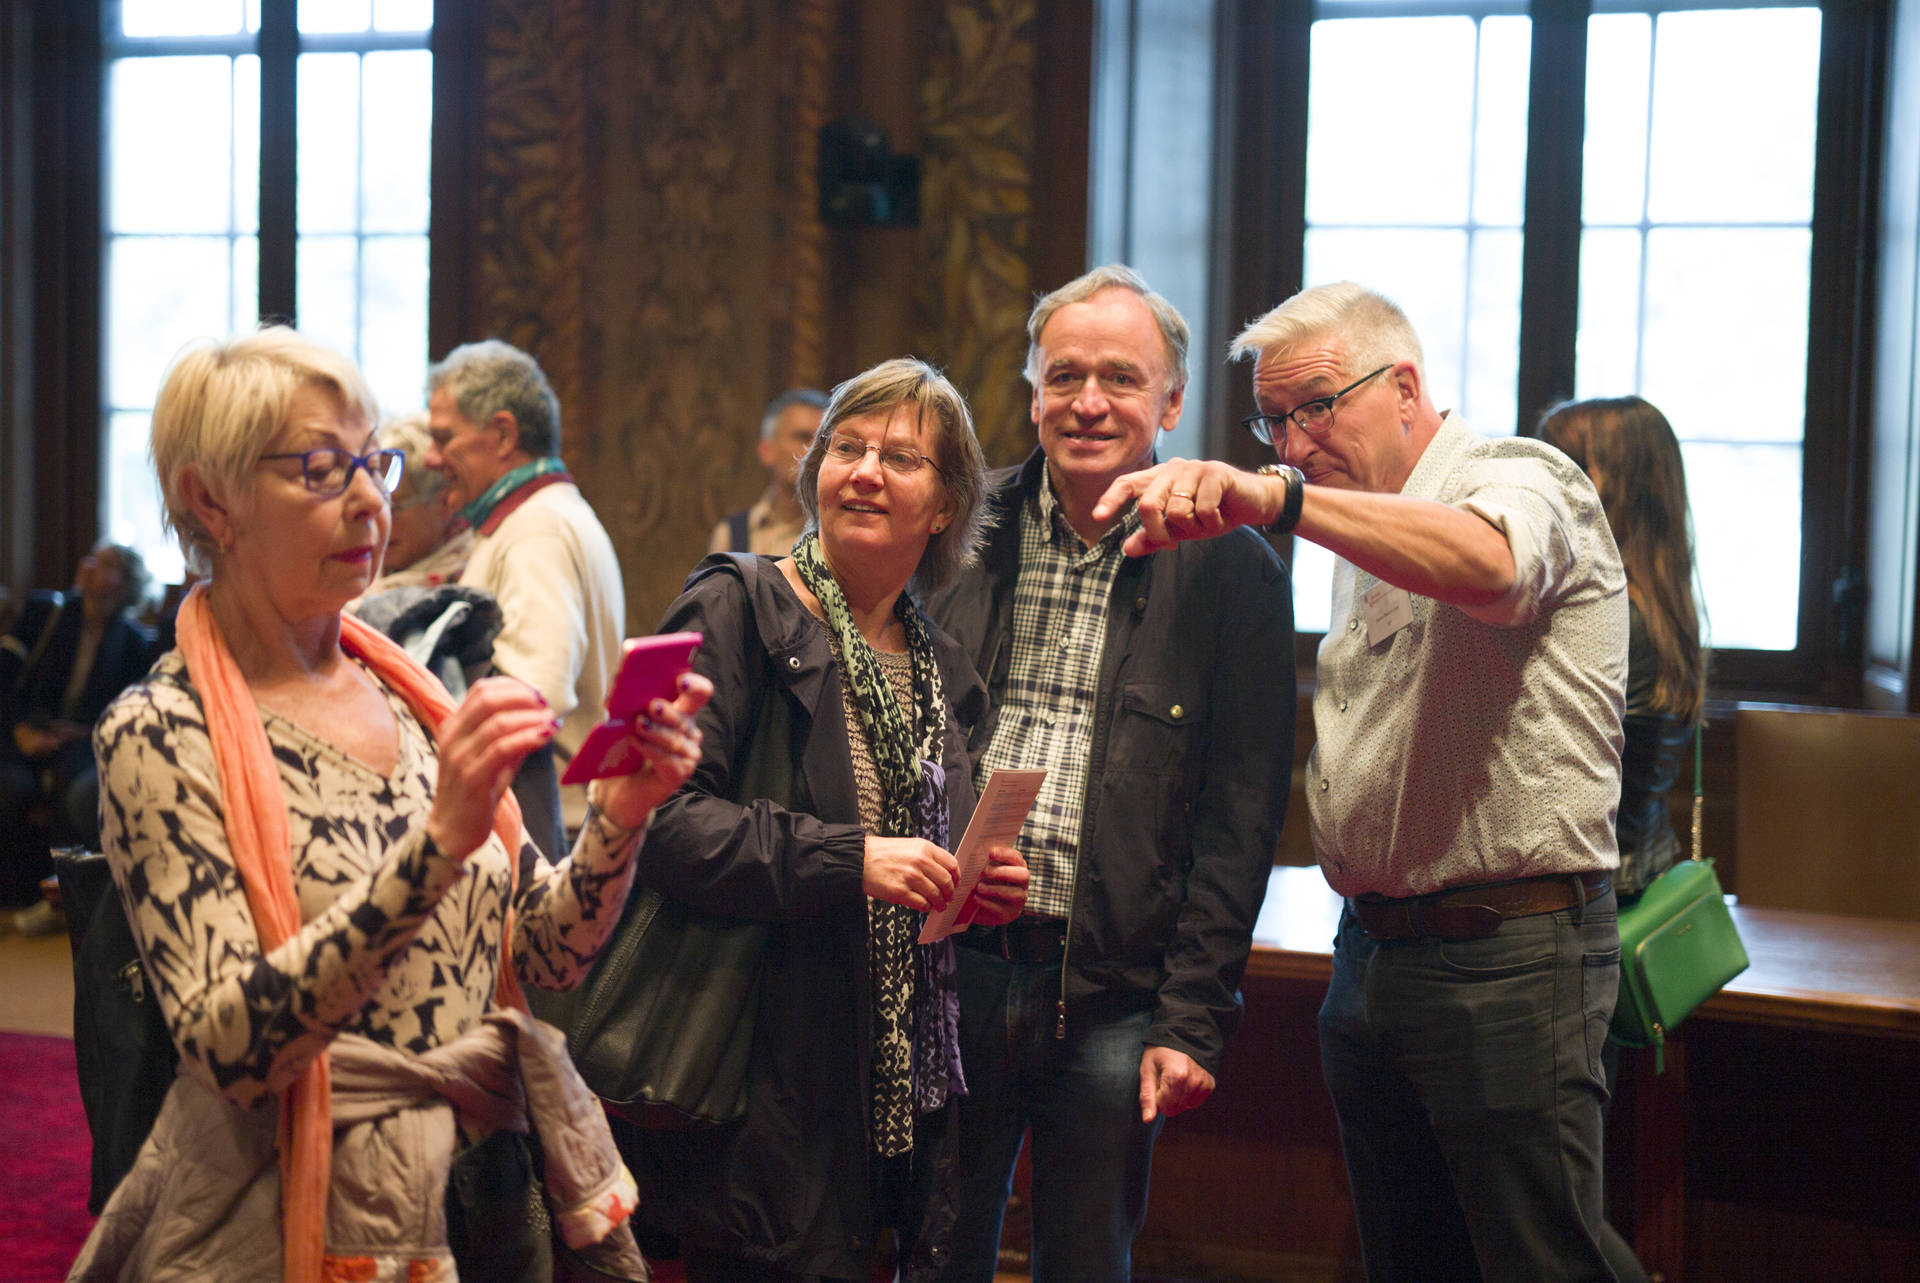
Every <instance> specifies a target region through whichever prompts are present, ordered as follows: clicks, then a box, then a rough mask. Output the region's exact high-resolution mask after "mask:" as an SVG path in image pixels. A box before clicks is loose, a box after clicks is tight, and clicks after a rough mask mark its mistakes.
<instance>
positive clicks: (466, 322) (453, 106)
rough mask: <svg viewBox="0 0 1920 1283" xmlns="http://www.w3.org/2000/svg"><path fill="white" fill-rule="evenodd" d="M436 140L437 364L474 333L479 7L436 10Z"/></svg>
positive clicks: (431, 246)
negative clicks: (473, 263) (473, 264)
mask: <svg viewBox="0 0 1920 1283" xmlns="http://www.w3.org/2000/svg"><path fill="white" fill-rule="evenodd" d="M434 8H435V12H434V15H433V33H432V35H431V36H430V38H429V40H430V47H431V49H432V51H433V140H432V149H433V150H432V160H431V165H432V174H431V178H430V189H431V195H432V202H431V207H430V214H429V218H430V220H431V221H430V225H429V228H428V232H429V235H428V245H427V255H428V274H427V354H428V359H430V360H438V359H440V358H441V357H443V356H445V355H446V354H447V353H448V352H450V351H452V350H453V349H454V348H455V347H458V346H459V345H460V344H461V343H464V342H466V341H467V340H468V339H470V338H472V337H474V336H475V334H476V332H477V329H476V327H477V324H478V322H477V316H478V305H477V302H476V299H477V296H478V294H479V289H478V282H477V279H476V275H475V273H474V272H473V271H472V270H471V266H470V265H471V264H472V262H473V261H474V258H475V256H476V255H477V253H478V246H479V234H480V233H479V209H480V180H479V174H480V151H481V142H480V140H481V136H482V130H483V128H484V126H485V122H486V93H485V89H486V57H485V51H484V48H483V46H482V41H481V38H482V33H483V31H484V28H485V24H486V16H487V15H486V11H485V8H484V6H482V5H479V4H440V5H436V6H434Z"/></svg>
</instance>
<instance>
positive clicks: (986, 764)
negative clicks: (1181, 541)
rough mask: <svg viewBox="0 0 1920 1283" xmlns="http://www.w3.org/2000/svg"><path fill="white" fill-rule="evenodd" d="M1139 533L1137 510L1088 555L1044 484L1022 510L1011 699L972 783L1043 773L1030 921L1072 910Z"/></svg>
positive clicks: (1032, 854) (1030, 859) (1021, 844)
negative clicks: (1101, 702) (1105, 695)
mask: <svg viewBox="0 0 1920 1283" xmlns="http://www.w3.org/2000/svg"><path fill="white" fill-rule="evenodd" d="M1139 528H1140V516H1139V513H1138V511H1137V510H1136V509H1133V508H1131V507H1130V508H1128V510H1127V513H1126V515H1125V517H1124V518H1122V519H1121V521H1120V522H1119V523H1118V524H1117V525H1115V526H1114V527H1113V529H1111V530H1109V531H1107V533H1106V535H1105V536H1104V537H1102V538H1101V539H1100V541H1099V542H1098V543H1096V544H1094V545H1093V546H1092V547H1091V548H1089V547H1087V546H1086V545H1085V544H1083V543H1082V542H1081V540H1080V536H1079V535H1077V534H1075V533H1074V530H1073V527H1072V526H1071V525H1069V524H1068V523H1067V517H1066V513H1065V512H1064V511H1062V510H1061V508H1060V505H1059V502H1058V501H1057V500H1056V499H1055V498H1054V495H1053V487H1052V485H1051V484H1050V483H1049V482H1047V481H1046V479H1045V475H1044V473H1043V474H1042V482H1041V484H1040V485H1039V486H1037V487H1036V488H1035V492H1034V495H1033V497H1032V498H1031V499H1030V500H1028V501H1027V502H1026V503H1023V504H1021V505H1020V577H1019V580H1018V581H1017V582H1016V583H1015V585H1014V590H1013V619H1012V622H1011V626H1010V628H1009V629H1008V636H1009V641H1010V643H1011V652H1010V655H1009V661H1008V662H1009V667H1008V671H1007V684H1006V691H1005V693H1004V695H1003V697H1002V699H1001V702H1000V711H999V718H998V721H997V722H996V723H995V725H994V731H993V740H992V742H991V743H989V744H988V745H987V751H986V752H985V753H984V754H982V755H981V758H980V762H979V764H978V766H976V767H975V772H974V773H975V783H976V784H977V785H978V786H979V787H980V788H985V787H986V782H987V777H988V776H990V775H992V774H993V772H994V771H996V770H1000V769H1016V770H1034V769H1037V768H1040V767H1045V768H1046V771H1047V779H1046V782H1045V783H1044V784H1042V785H1041V787H1040V796H1039V797H1038V798H1037V799H1036V800H1035V802H1034V804H1033V811H1032V812H1031V813H1030V814H1029V815H1028V816H1027V822H1026V825H1025V826H1024V827H1023V828H1022V829H1021V830H1020V837H1019V840H1018V841H1017V842H1016V843H1015V845H1016V846H1017V847H1018V848H1019V850H1020V854H1021V855H1023V856H1025V857H1026V860H1027V868H1028V870H1029V871H1030V872H1031V874H1032V878H1033V881H1032V883H1031V885H1030V886H1029V887H1028V889H1027V907H1026V912H1027V913H1030V914H1033V915H1035V916H1038V917H1043V918H1064V917H1066V916H1067V915H1068V911H1069V910H1070V909H1071V908H1072V905H1073V874H1074V867H1075V864H1076V863H1077V861H1078V859H1079V854H1080V830H1081V813H1082V811H1083V810H1084V809H1085V805H1086V796H1087V765H1088V762H1089V760H1090V759H1091V758H1092V756H1093V723H1094V713H1095V708H1094V701H1095V700H1096V699H1097V698H1098V696H1099V690H1100V659H1101V656H1102V654H1103V653H1104V652H1105V650H1106V645H1107V608H1108V605H1109V601H1110V599H1111V598H1112V596H1113V581H1114V578H1115V576H1117V575H1118V574H1119V573H1120V564H1121V562H1122V561H1123V560H1124V558H1123V557H1122V556H1121V553H1120V545H1121V544H1122V543H1124V542H1125V541H1126V538H1127V536H1128V535H1129V534H1131V533H1133V531H1135V530H1137V529H1139Z"/></svg>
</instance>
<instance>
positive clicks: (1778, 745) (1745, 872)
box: [1727, 704, 1920, 922]
mask: <svg viewBox="0 0 1920 1283" xmlns="http://www.w3.org/2000/svg"><path fill="white" fill-rule="evenodd" d="M1734 740H1735V744H1734V749H1735V754H1736V758H1737V762H1738V776H1737V781H1736V784H1735V787H1734V790H1733V799H1734V858H1733V863H1732V866H1731V868H1730V870H1729V875H1730V876H1729V877H1728V878H1727V886H1728V889H1730V890H1732V891H1735V892H1737V893H1738V894H1739V896H1740V902H1741V903H1742V904H1747V905H1765V906H1767V907H1770V908H1779V909H1804V910H1812V911H1814V912H1817V913H1835V914H1853V915H1857V916H1861V917H1872V918H1903V919H1905V920H1907V921H1909V922H1920V858H1916V857H1917V856H1920V717H1909V716H1903V715H1899V714H1893V713H1863V712H1855V711H1850V710H1846V709H1834V708H1797V707H1787V706H1783V705H1774V704H1742V705H1740V706H1739V708H1738V710H1737V711H1736V712H1735V715H1734Z"/></svg>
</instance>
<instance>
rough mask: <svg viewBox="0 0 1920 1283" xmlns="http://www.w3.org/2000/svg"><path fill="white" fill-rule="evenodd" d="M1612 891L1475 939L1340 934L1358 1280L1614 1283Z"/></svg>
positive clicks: (1341, 1076) (1323, 1027)
mask: <svg viewBox="0 0 1920 1283" xmlns="http://www.w3.org/2000/svg"><path fill="white" fill-rule="evenodd" d="M1619 972H1620V936H1619V931H1618V929H1617V926H1616V923H1615V914H1614V899H1613V894H1612V892H1610V891H1609V892H1606V893H1603V894H1602V895H1601V896H1600V897H1599V898H1597V899H1595V900H1594V901H1593V902H1592V903H1590V904H1588V905H1587V906H1586V907H1585V909H1584V911H1583V912H1581V913H1580V914H1579V916H1578V920H1576V911H1575V910H1572V909H1567V910H1562V911H1561V912H1558V913H1543V914H1538V915H1535V916H1532V917H1525V918H1510V919H1508V920H1507V921H1506V922H1504V923H1502V924H1501V926H1500V929H1499V930H1498V931H1496V932H1494V933H1493V934H1492V935H1489V936H1484V937H1482V938H1481V939H1478V940H1465V941H1454V942H1449V941H1443V940H1438V939H1432V938H1426V939H1413V940H1385V941H1377V940H1372V939H1369V938H1368V936H1367V934H1366V932H1365V931H1363V930H1362V929H1361V927H1360V924H1359V923H1358V922H1357V921H1356V920H1355V919H1354V917H1353V914H1352V912H1351V911H1347V912H1344V913H1342V914H1341V918H1340V932H1339V935H1338V936H1337V938H1336V939H1335V942H1334V954H1333V983H1332V985H1331V986H1330V987H1329V988H1328V990H1327V999H1326V1003H1325V1004H1324V1005H1323V1006H1322V1007H1321V1009H1320V1057H1321V1065H1322V1068H1323V1070H1324V1072H1325V1074H1326V1079H1327V1087H1328V1089H1329V1090H1330V1091H1331V1092H1332V1093H1333V1102H1334V1108H1335V1110H1336V1112H1337V1113H1338V1114H1339V1117H1340V1143H1341V1147H1342V1148H1343V1149H1344V1151H1345V1153H1346V1160H1347V1178H1348V1180H1349V1181H1350V1182H1351V1184H1352V1186H1353V1205H1354V1214H1355V1216H1356V1218H1357V1219H1358V1221H1359V1225H1360V1244H1361V1250H1362V1251H1363V1252H1364V1254H1365V1257H1366V1266H1367V1277H1368V1278H1369V1279H1372V1280H1386V1279H1417V1280H1423V1281H1424V1280H1447V1279H1482V1278H1485V1279H1490V1280H1506V1279H1511V1280H1527V1281H1528V1283H1533V1281H1534V1280H1543V1279H1552V1280H1566V1279H1598V1280H1611V1279H1613V1277H1614V1274H1613V1271H1612V1270H1611V1269H1609V1268H1608V1266H1607V1264H1606V1261H1605V1259H1604V1258H1603V1256H1602V1254H1601V1249H1600V1246H1599V1236H1600V1234H1601V1233H1602V1230H1601V1226H1602V1224H1603V1221H1602V1217H1601V1162H1600V1157H1601V1154H1600V1108H1601V1105H1602V1103H1603V1102H1604V1101H1605V1099H1606V1079H1605V1073H1604V1070H1603V1069H1602V1067H1601V1048H1602V1047H1603V1046H1604V1045H1605V1043H1606V1038H1607V1025H1608V1022H1609V1021H1611V1020H1612V1018H1613V1003H1614V997H1615V995H1616V993H1617V990H1618V987H1619Z"/></svg>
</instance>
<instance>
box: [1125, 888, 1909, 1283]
mask: <svg viewBox="0 0 1920 1283" xmlns="http://www.w3.org/2000/svg"><path fill="white" fill-rule="evenodd" d="M1339 912H1340V900H1339V897H1338V896H1336V895H1334V894H1333V892H1332V890H1331V889H1329V888H1328V887H1327V885H1326V882H1325V880H1324V879H1323V878H1322V877H1321V876H1320V873H1319V870H1317V869H1306V868H1292V867H1277V868H1275V869H1274V870H1273V874H1272V877H1271V880H1270V882H1269V884H1268V894H1267V900H1266V904H1265V906H1264V907H1263V908H1262V910H1261V915H1260V921H1259V925H1258V926H1257V927H1256V929H1255V947H1254V951H1253V955H1252V957H1251V958H1250V959H1249V962H1248V967H1247V977H1246V982H1245V985H1244V993H1245V997H1246V1001H1247V1017H1246V1020H1245V1022H1244V1024H1243V1025H1242V1027H1241V1029H1240V1031H1239V1033H1238V1034H1236V1035H1235V1037H1234V1039H1233V1041H1232V1042H1231V1043H1230V1044H1229V1046H1228V1049H1227V1054H1226V1058H1225V1062H1224V1064H1223V1066H1222V1072H1221V1078H1220V1086H1219V1090H1218V1091H1217V1092H1216V1093H1215V1095H1214V1098H1213V1099H1212V1100H1210V1101H1209V1102H1208V1103H1207V1104H1206V1105H1205V1106H1203V1107H1202V1108H1200V1109H1199V1110H1196V1111H1194V1112H1193V1113H1191V1114H1187V1115H1183V1116H1181V1117H1179V1118H1177V1119H1175V1120H1173V1122H1172V1123H1171V1124H1169V1126H1168V1127H1167V1129H1166V1131H1165V1132H1163V1133H1162V1137H1161V1141H1160V1145H1159V1147H1158V1149H1157V1151H1156V1154H1155V1159H1154V1175H1153V1188H1152V1197H1151V1199H1150V1202H1149V1208H1148V1220H1147V1226H1146V1229H1145V1230H1144V1231H1143V1233H1142V1235H1141V1239H1140V1243H1139V1245H1138V1248H1137V1250H1136V1254H1135V1259H1136V1263H1137V1265H1138V1268H1139V1269H1140V1270H1141V1271H1143V1272H1149V1273H1155V1274H1165V1275H1176V1276H1180V1277H1185V1278H1211V1279H1238V1278H1246V1279H1253V1278H1262V1279H1309V1280H1336V1279H1338V1280H1344V1279H1359V1278H1361V1277H1362V1275H1361V1272H1360V1256H1359V1244H1358V1240H1357V1237H1356V1235H1355V1233H1354V1230H1353V1217H1352V1206H1351V1203H1350V1201H1349V1199H1348V1194H1347V1186H1346V1176H1345V1169H1344V1165H1343V1163H1342V1161H1341V1158H1340V1149H1339V1133H1338V1125H1337V1123H1336V1121H1335V1119H1334V1116H1333V1109H1332V1104H1331V1102H1330V1101H1329V1100H1328V1098H1327V1093H1326V1088H1325V1086H1324V1084H1323V1082H1322V1080H1321V1077H1320V1063H1319V1049H1318V1041H1317V1036H1316V1033H1315V1016H1316V1014H1317V1012H1318V1009H1319V1005H1320V1000H1321V998H1322V997H1323V996H1324V995H1325V992H1326V986H1327V980H1328V977H1329V976H1330V975H1331V972H1332V956H1331V948H1332V941H1333V934H1334V928H1335V924H1336V923H1337V921H1338V918H1339ZM1734 917H1735V920H1736V922H1737V923H1738V924H1739V927H1740V931H1741V935H1742V938H1743V939H1744V940H1745V942H1746V945H1747V952H1748V954H1749V955H1750V956H1751V958H1752V966H1751V967H1749V969H1748V970H1747V971H1746V972H1745V973H1744V974H1743V975H1741V976H1740V977H1739V978H1737V979H1736V980H1735V981H1734V982H1733V983H1732V984H1731V985H1729V986H1728V987H1727V988H1726V989H1725V990H1724V991H1722V992H1721V993H1719V994H1718V995H1716V996H1715V997H1714V998H1712V999H1711V1000H1709V1001H1708V1002H1707V1004H1706V1005H1705V1006H1703V1007H1702V1008H1701V1009H1700V1010H1699V1011H1698V1012H1696V1013H1695V1014H1694V1015H1693V1017H1692V1018H1691V1019H1689V1020H1688V1021H1687V1023H1686V1024H1685V1025H1683V1026H1682V1027H1681V1028H1680V1030H1679V1031H1678V1032H1677V1033H1676V1035H1675V1037H1674V1039H1673V1041H1672V1042H1670V1043H1669V1050H1668V1053H1667V1065H1668V1068H1667V1072H1666V1074H1665V1075H1663V1076H1655V1075H1654V1074H1653V1072H1652V1058H1651V1056H1649V1055H1645V1054H1640V1053H1630V1054H1629V1055H1628V1056H1627V1057H1626V1059H1625V1061H1624V1063H1623V1073H1622V1083H1621V1090H1620V1093H1619V1096H1618V1098H1617V1099H1616V1101H1615V1104H1614V1107H1613V1110H1612V1114H1611V1116H1610V1118H1609V1123H1608V1144H1609V1155H1608V1159H1609V1161H1608V1169H1609V1188H1610V1191H1611V1192H1612V1194H1613V1196H1614V1202H1615V1206H1614V1211H1613V1215H1614V1218H1615V1221H1616V1223H1617V1224H1619V1225H1620V1227H1621V1229H1622V1232H1623V1233H1626V1234H1627V1235H1628V1237H1629V1239H1630V1241H1632V1242H1633V1243H1634V1246H1635V1249H1636V1250H1637V1251H1638V1252H1639V1253H1640V1255H1641V1258H1642V1260H1643V1261H1644V1262H1645V1263H1646V1264H1647V1265H1648V1267H1649V1269H1650V1270H1653V1271H1656V1272H1657V1275H1658V1276H1664V1278H1665V1279H1667V1280H1669V1283H1677V1281H1679V1280H1683V1279H1713V1280H1742V1279H1752V1280H1756V1281H1758V1280H1766V1281H1768V1283H1772V1281H1773V1280H1778V1279H1785V1278H1792V1279H1821V1278H1894V1277H1920V1223H1916V1217H1915V1214H1914V1209H1915V1208H1916V1207H1920V1128H1916V1127H1915V1125H1914V1123H1913V1121H1912V1119H1913V1109H1914V1102H1915V1101H1916V1100H1920V924H1916V923H1909V922H1899V921H1891V920H1886V919H1868V918H1855V917H1848V916H1841V915H1830V914H1816V913H1803V912H1796V911H1793V910H1786V909H1771V908H1748V907H1739V906H1736V907H1735V909H1734Z"/></svg>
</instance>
